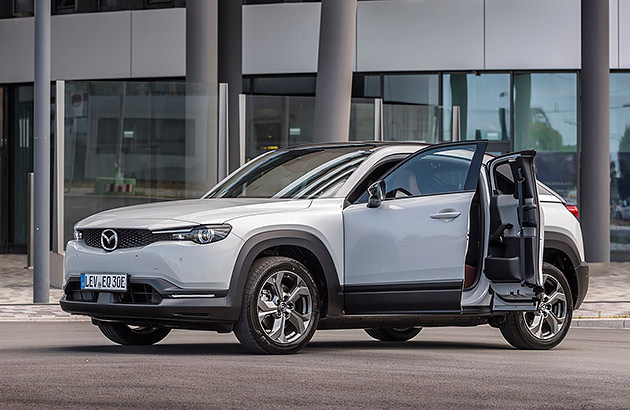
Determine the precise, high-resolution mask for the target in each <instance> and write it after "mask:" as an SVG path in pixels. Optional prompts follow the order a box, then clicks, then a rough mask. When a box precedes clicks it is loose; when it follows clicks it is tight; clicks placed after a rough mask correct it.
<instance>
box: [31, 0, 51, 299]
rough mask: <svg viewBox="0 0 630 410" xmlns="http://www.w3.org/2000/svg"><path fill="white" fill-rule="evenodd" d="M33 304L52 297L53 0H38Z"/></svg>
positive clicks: (35, 86) (34, 145)
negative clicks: (51, 74)
mask: <svg viewBox="0 0 630 410" xmlns="http://www.w3.org/2000/svg"><path fill="white" fill-rule="evenodd" d="M34 99H35V101H34V117H35V124H34V130H33V131H34V143H33V151H34V155H33V171H34V173H35V183H34V185H35V186H34V192H35V198H34V202H35V217H34V228H35V232H34V241H33V245H34V248H35V249H33V255H34V260H33V303H48V302H49V301H50V300H49V297H50V294H49V292H50V154H51V151H50V148H51V147H50V0H36V1H35V84H34Z"/></svg>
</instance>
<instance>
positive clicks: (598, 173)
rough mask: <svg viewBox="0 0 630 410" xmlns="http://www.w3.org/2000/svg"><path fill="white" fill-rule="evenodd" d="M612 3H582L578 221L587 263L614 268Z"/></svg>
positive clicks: (592, 0) (588, 0)
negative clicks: (612, 203)
mask: <svg viewBox="0 0 630 410" xmlns="http://www.w3.org/2000/svg"><path fill="white" fill-rule="evenodd" d="M608 3H609V2H608V1H602V0H582V72H581V89H582V95H581V102H582V122H581V123H582V132H581V137H582V139H581V144H582V145H581V150H580V156H581V172H580V180H581V191H580V220H581V223H582V232H583V234H584V248H585V252H586V260H587V261H588V262H604V263H607V262H610V209H609V208H610V205H609V204H610V123H609V121H610V117H609V115H610V107H609V105H610V89H609V77H610V69H609V65H608V64H609V60H608V57H609V49H608V47H609V39H608V36H609V32H608V30H609V27H608V26H609V23H608V19H609V14H608V11H609V10H608V9H609V4H608Z"/></svg>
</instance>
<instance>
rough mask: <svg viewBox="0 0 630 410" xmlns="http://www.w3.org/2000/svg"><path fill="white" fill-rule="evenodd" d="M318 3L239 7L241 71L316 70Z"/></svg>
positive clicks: (294, 71) (261, 72)
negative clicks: (240, 10)
mask: <svg viewBox="0 0 630 410" xmlns="http://www.w3.org/2000/svg"><path fill="white" fill-rule="evenodd" d="M320 12H321V4H320V3H294V4H291V3H288V4H268V5H251V6H244V7H243V74H266V73H301V72H315V71H317V48H318V45H319V16H320Z"/></svg>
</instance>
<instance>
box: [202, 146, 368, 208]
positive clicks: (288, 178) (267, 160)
mask: <svg viewBox="0 0 630 410" xmlns="http://www.w3.org/2000/svg"><path fill="white" fill-rule="evenodd" d="M370 154H371V152H370V151H368V150H364V149H362V150H357V148H348V147H345V148H326V149H323V148H303V149H292V150H288V151H284V150H283V151H275V152H273V153H271V154H268V155H265V156H263V157H262V158H260V159H257V160H254V161H252V162H251V163H250V164H249V165H248V166H247V167H245V168H243V169H242V170H240V171H239V172H237V173H235V174H234V175H232V176H231V177H230V178H228V179H227V180H226V181H225V182H223V183H222V184H221V185H219V186H217V187H216V188H214V189H213V190H212V191H211V192H210V193H209V194H208V195H207V196H206V198H293V199H313V198H320V197H326V196H331V195H333V194H334V193H335V192H336V191H337V190H338V189H339V188H340V187H341V185H343V183H344V182H345V181H346V180H347V179H348V177H349V176H350V175H351V174H352V173H353V172H354V171H355V170H356V169H357V167H358V166H359V165H360V164H361V163H362V162H363V161H364V160H365V159H366V158H367V157H368V156H369V155H370Z"/></svg>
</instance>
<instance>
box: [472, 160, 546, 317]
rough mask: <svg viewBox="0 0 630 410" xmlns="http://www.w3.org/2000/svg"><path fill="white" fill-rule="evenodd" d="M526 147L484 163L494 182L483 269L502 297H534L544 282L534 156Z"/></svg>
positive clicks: (514, 299) (523, 299)
mask: <svg viewBox="0 0 630 410" xmlns="http://www.w3.org/2000/svg"><path fill="white" fill-rule="evenodd" d="M535 155H536V153H535V152H534V151H525V152H520V153H515V154H509V155H505V156H502V157H497V158H495V159H493V160H492V161H490V162H489V163H488V172H489V174H490V181H491V185H492V195H491V198H490V238H489V241H488V257H487V258H486V261H485V267H484V273H485V275H486V277H487V278H488V279H489V280H490V281H491V282H492V288H493V289H494V291H495V294H497V295H499V296H500V297H501V298H502V299H503V301H502V302H501V305H504V304H505V303H504V302H508V304H509V302H510V301H512V302H521V301H522V302H527V301H530V302H531V301H532V300H534V301H535V299H536V294H537V293H538V292H539V291H540V286H541V284H542V241H543V239H544V238H543V237H542V235H543V229H541V228H542V227H543V221H542V213H541V210H540V208H539V203H538V184H537V183H536V175H535V171H534V166H533V161H534V156H535Z"/></svg>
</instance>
